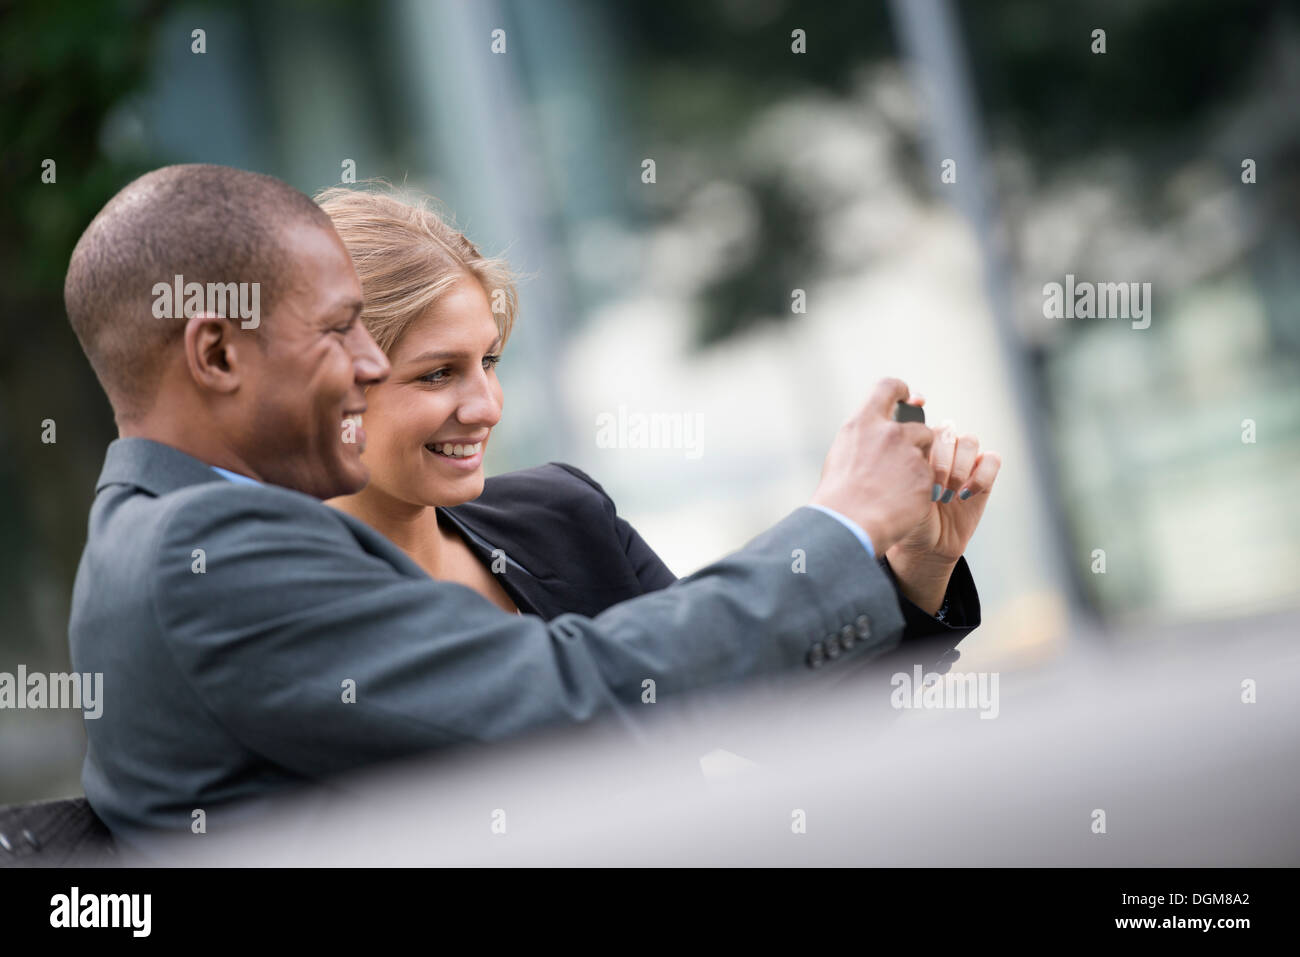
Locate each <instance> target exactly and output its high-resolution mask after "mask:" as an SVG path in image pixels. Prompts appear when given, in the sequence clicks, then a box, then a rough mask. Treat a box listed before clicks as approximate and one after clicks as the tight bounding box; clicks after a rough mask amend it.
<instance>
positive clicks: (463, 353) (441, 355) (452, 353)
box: [407, 339, 500, 362]
mask: <svg viewBox="0 0 1300 957" xmlns="http://www.w3.org/2000/svg"><path fill="white" fill-rule="evenodd" d="M499 342H500V339H495V340H493V342H492V345H491V346H490V347H489V348H488V351H489V352H491V351H492V350H493V349H495V348H496V347H497V345H498V343H499ZM470 354H471V353H470V352H468V351H467V350H459V351H458V350H454V349H444V350H442V351H439V352H421V353H420V354H419V355H418V356H412V357H411V358H410V359H408V360H407V361H408V362H434V361H438V362H441V361H443V360H445V359H465V358H468V357H469V356H470Z"/></svg>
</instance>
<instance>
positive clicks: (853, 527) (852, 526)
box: [808, 504, 876, 558]
mask: <svg viewBox="0 0 1300 957" xmlns="http://www.w3.org/2000/svg"><path fill="white" fill-rule="evenodd" d="M808 507H809V508H815V509H817V511H819V512H825V513H826V514H827V515H829V516H830V517H831V518H833V519H835V521H837V522H839V523H840V524H841V525H843V526H844V527H845V528H847V529H848V530H849V531H850V532H852V533H853V534H854V535H856V536H857V539H858V541H860V542H861V543H862V547H863V548H865V549H866V550H867V554H868V555H870V556H871V557H872V558H875V557H876V548H875V546H874V545H872V544H871V539H870V538H869V537H868V536H867V533H866V532H864V531H863V530H862V526H861V525H859V524H858V523H857V522H855V521H853V519H851V518H849V517H847V516H845V515H841V514H840V513H839V512H837V511H835V509H833V508H827V507H826V506H825V505H811V504H810V505H809V506H808Z"/></svg>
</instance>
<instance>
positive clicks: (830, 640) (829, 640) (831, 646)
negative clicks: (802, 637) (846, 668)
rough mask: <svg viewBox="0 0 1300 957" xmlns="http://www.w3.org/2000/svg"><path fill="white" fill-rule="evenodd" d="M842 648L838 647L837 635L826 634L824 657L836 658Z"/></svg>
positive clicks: (838, 638)
mask: <svg viewBox="0 0 1300 957" xmlns="http://www.w3.org/2000/svg"><path fill="white" fill-rule="evenodd" d="M842 650H843V649H842V648H841V647H840V636H839V635H827V636H826V657H827V658H838V657H839V656H840V652H841V651H842Z"/></svg>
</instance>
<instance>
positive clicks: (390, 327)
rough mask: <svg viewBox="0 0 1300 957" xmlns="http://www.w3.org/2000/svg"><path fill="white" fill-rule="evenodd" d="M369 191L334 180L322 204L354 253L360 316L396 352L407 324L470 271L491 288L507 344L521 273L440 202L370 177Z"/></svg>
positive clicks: (495, 316)
mask: <svg viewBox="0 0 1300 957" xmlns="http://www.w3.org/2000/svg"><path fill="white" fill-rule="evenodd" d="M363 185H365V186H367V187H369V188H367V189H348V188H345V187H342V186H334V187H331V188H330V189H326V190H322V191H321V192H320V193H318V194H317V195H316V202H317V204H318V205H319V206H320V207H321V209H323V210H325V212H326V213H328V214H329V217H330V219H331V220H333V221H334V229H335V230H337V232H338V234H339V236H340V237H341V238H342V239H343V245H345V246H347V248H348V252H349V253H350V254H351V255H352V263H353V265H355V266H356V269H357V273H358V275H359V276H360V277H361V295H362V299H363V300H364V305H363V307H362V311H361V320H362V322H364V323H365V324H366V328H367V329H368V330H369V331H370V335H371V336H373V337H374V340H375V342H376V343H377V344H378V345H379V348H381V349H383V350H384V352H385V353H391V352H392V349H393V347H394V346H395V345H396V344H397V343H398V341H399V340H400V339H401V338H402V336H403V335H404V334H405V333H406V330H407V329H408V328H409V327H410V325H411V323H412V322H414V321H415V320H416V319H417V318H418V317H419V316H421V315H423V314H424V312H425V311H426V310H427V309H428V308H429V307H430V306H432V305H433V304H434V303H436V302H437V301H438V300H439V299H440V298H441V297H442V296H443V295H444V294H445V293H446V292H447V291H448V290H449V289H451V287H452V286H453V285H455V283H456V282H457V281H458V280H460V279H461V278H463V277H464V276H466V275H469V276H472V277H474V278H475V279H476V280H478V282H479V285H481V286H482V287H483V291H484V292H485V293H486V294H487V297H488V301H489V302H490V303H491V307H492V318H493V319H495V320H496V324H497V332H498V333H499V334H500V336H501V341H500V347H502V348H504V347H505V344H506V340H507V339H508V338H510V330H511V329H513V328H514V324H515V315H516V313H517V311H518V308H519V302H518V297H517V293H516V291H515V279H514V275H513V273H512V272H511V270H510V267H509V266H508V265H507V264H506V262H505V261H504V260H502V259H490V258H488V257H485V256H484V255H483V254H482V253H480V252H479V250H478V247H477V246H475V245H474V244H473V243H472V242H470V241H469V240H468V239H467V238H466V237H465V234H464V233H462V232H460V230H458V229H456V228H455V226H454V225H453V221H452V220H451V218H450V217H446V218H444V216H443V215H442V213H441V212H440V211H439V205H440V204H438V202H437V200H435V199H433V198H432V197H430V196H425V195H423V194H418V193H411V192H406V191H402V190H398V189H397V188H396V187H394V186H392V185H390V184H388V183H384V182H380V181H371V182H368V183H365V184H363Z"/></svg>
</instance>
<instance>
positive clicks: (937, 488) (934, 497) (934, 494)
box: [930, 482, 943, 502]
mask: <svg viewBox="0 0 1300 957" xmlns="http://www.w3.org/2000/svg"><path fill="white" fill-rule="evenodd" d="M942 491H943V486H942V485H940V484H939V483H938V482H935V483H934V488H932V489H930V501H932V502H937V501H939V494H940V493H941V492H942Z"/></svg>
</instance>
